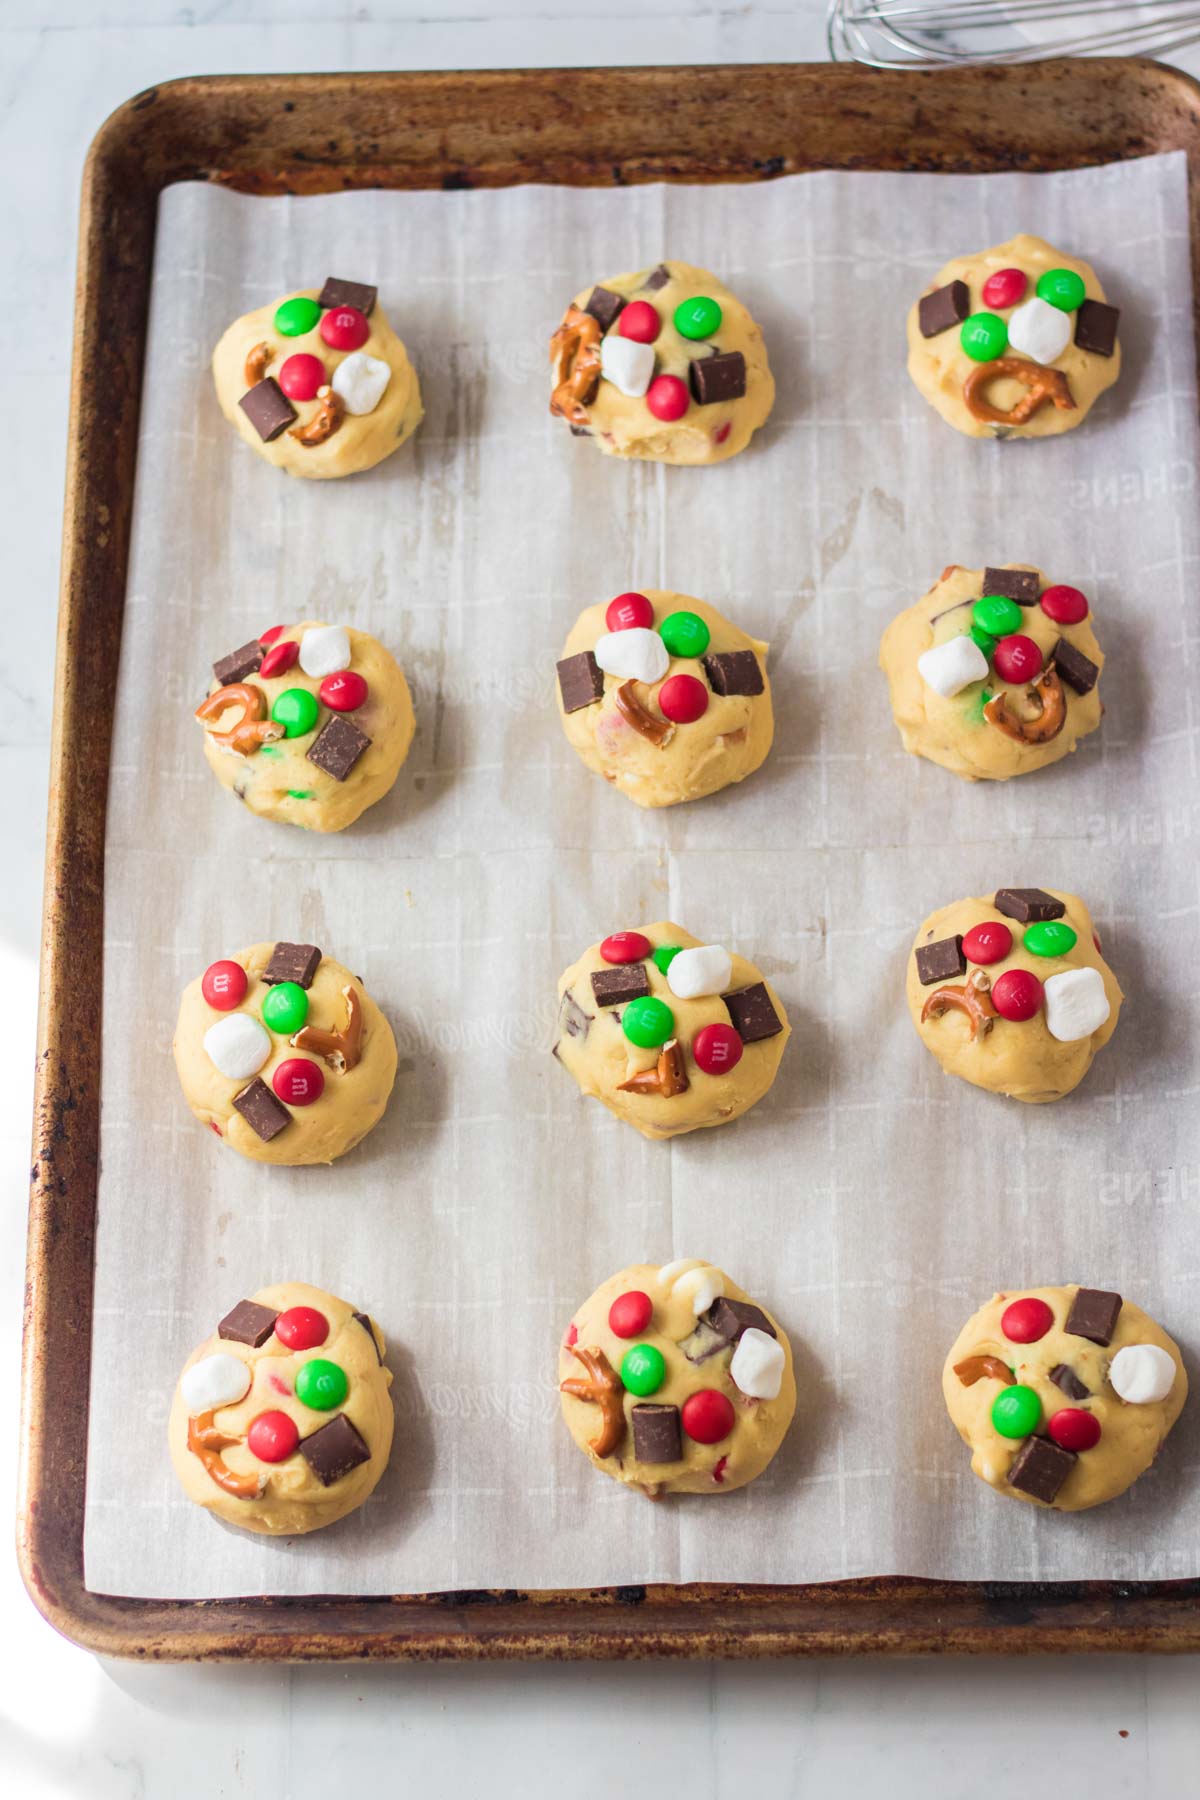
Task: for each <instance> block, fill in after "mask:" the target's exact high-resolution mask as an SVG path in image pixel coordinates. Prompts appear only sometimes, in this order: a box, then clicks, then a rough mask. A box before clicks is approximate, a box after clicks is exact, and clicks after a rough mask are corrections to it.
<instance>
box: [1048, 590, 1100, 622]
mask: <svg viewBox="0 0 1200 1800" xmlns="http://www.w3.org/2000/svg"><path fill="white" fill-rule="evenodd" d="M1039 605H1040V606H1041V609H1042V611H1043V612H1044V613H1045V614H1046V617H1047V618H1049V619H1053V620H1054V623H1055V624H1056V625H1078V624H1080V623H1081V622H1082V621H1083V620H1084V619H1086V618H1087V616H1088V603H1087V601H1086V600H1085V599H1084V597H1083V595H1082V594H1081V593H1080V591H1079V589H1078V588H1073V587H1048V588H1047V589H1046V591H1045V593H1044V594H1043V595H1042V598H1041V600H1040V602H1039Z"/></svg>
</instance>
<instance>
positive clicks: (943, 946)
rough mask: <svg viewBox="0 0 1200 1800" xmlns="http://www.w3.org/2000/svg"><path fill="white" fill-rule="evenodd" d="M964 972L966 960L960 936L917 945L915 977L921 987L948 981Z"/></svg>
mask: <svg viewBox="0 0 1200 1800" xmlns="http://www.w3.org/2000/svg"><path fill="white" fill-rule="evenodd" d="M966 972H967V959H966V957H965V956H964V955H963V947H962V937H961V935H960V936H957V937H948V938H938V939H937V941H936V942H935V943H932V944H918V945H917V977H918V979H919V981H920V983H921V986H922V987H929V986H930V985H931V984H932V983H933V982H935V981H949V980H950V979H951V977H952V976H954V975H965V974H966Z"/></svg>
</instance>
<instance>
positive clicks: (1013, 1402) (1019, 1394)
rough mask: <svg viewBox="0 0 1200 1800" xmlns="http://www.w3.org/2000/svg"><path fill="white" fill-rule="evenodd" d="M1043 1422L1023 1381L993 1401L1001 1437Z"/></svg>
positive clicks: (1022, 1432)
mask: <svg viewBox="0 0 1200 1800" xmlns="http://www.w3.org/2000/svg"><path fill="white" fill-rule="evenodd" d="M297 1391H298V1390H297ZM1041 1422H1042V1403H1041V1401H1040V1400H1039V1399H1038V1397H1037V1394H1036V1393H1035V1392H1034V1390H1033V1388H1031V1387H1025V1386H1024V1385H1023V1384H1022V1383H1021V1382H1018V1383H1017V1384H1016V1385H1015V1386H1014V1387H1006V1388H1001V1389H1000V1392H999V1393H998V1394H997V1395H996V1398H995V1399H994V1400H993V1401H992V1424H993V1425H994V1426H995V1428H996V1430H997V1431H998V1432H999V1433H1000V1436H1001V1437H1010V1438H1019V1437H1029V1435H1030V1434H1031V1432H1034V1431H1036V1430H1037V1428H1038V1426H1039V1425H1040V1424H1041Z"/></svg>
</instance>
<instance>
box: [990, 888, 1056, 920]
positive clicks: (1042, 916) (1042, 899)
mask: <svg viewBox="0 0 1200 1800" xmlns="http://www.w3.org/2000/svg"><path fill="white" fill-rule="evenodd" d="M992 905H993V906H994V907H995V909H996V911H997V912H1002V913H1003V914H1004V916H1005V918H1006V919H1015V920H1016V921H1017V923H1018V925H1040V924H1042V923H1043V922H1044V921H1045V920H1046V919H1061V918H1062V916H1063V914H1064V913H1065V912H1066V910H1067V909H1066V907H1065V906H1064V904H1063V902H1062V901H1061V900H1056V899H1055V898H1054V895H1053V894H1048V893H1047V892H1046V890H1045V888H998V889H997V890H996V893H995V895H994V897H993V899H992Z"/></svg>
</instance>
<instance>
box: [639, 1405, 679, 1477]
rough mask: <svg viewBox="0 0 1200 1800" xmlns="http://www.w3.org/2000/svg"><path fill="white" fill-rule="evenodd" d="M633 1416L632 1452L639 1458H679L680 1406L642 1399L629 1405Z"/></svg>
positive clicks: (656, 1460) (658, 1460)
mask: <svg viewBox="0 0 1200 1800" xmlns="http://www.w3.org/2000/svg"><path fill="white" fill-rule="evenodd" d="M630 1416H631V1417H632V1419H633V1454H634V1455H635V1456H636V1457H637V1459H638V1461H639V1462H645V1463H670V1462H678V1461H679V1459H680V1457H681V1456H682V1455H683V1439H682V1437H681V1436H680V1432H679V1408H678V1407H677V1406H656V1405H655V1404H654V1402H653V1401H646V1400H641V1401H639V1402H638V1404H637V1405H636V1406H634V1407H632V1408H631V1410H630Z"/></svg>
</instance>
